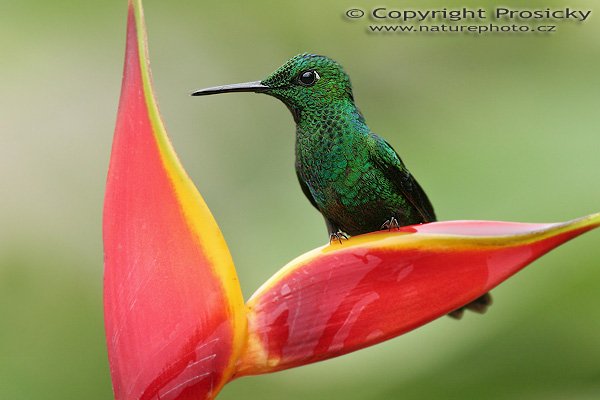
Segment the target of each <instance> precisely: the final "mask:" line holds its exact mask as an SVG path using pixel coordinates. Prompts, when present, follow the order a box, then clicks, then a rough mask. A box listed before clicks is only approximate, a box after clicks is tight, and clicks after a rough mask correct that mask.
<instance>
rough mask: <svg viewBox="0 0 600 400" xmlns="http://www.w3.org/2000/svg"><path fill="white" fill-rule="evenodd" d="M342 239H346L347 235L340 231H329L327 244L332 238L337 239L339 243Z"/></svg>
mask: <svg viewBox="0 0 600 400" xmlns="http://www.w3.org/2000/svg"><path fill="white" fill-rule="evenodd" d="M342 239H344V240H348V235H346V234H345V233H344V232H342V231H337V232H331V233H330V234H329V244H331V242H333V241H334V240H337V241H338V242H340V244H342Z"/></svg>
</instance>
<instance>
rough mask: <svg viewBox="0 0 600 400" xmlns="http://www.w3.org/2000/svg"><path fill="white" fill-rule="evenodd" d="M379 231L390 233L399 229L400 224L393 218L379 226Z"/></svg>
mask: <svg viewBox="0 0 600 400" xmlns="http://www.w3.org/2000/svg"><path fill="white" fill-rule="evenodd" d="M379 229H380V230H384V229H387V230H389V231H391V230H392V229H400V223H399V222H398V220H397V219H396V218H395V217H392V218H390V219H388V220H387V221H385V222H384V223H383V225H381V228H379Z"/></svg>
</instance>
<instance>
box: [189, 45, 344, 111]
mask: <svg viewBox="0 0 600 400" xmlns="http://www.w3.org/2000/svg"><path fill="white" fill-rule="evenodd" d="M229 92H256V93H265V94H268V95H271V96H274V97H276V98H278V99H280V100H281V101H283V102H284V103H285V105H286V106H287V107H288V108H289V109H290V111H291V112H292V114H293V116H294V119H295V120H296V121H298V120H299V118H300V115H302V113H303V112H306V111H308V112H310V111H318V109H320V108H325V107H329V106H331V105H332V104H335V103H338V102H347V101H349V102H352V103H353V102H354V99H353V97H352V86H351V84H350V78H349V77H348V75H347V74H346V73H345V72H344V70H343V69H342V66H341V65H339V64H338V63H337V62H335V61H333V60H332V59H330V58H328V57H325V56H319V55H315V54H306V53H304V54H299V55H297V56H295V57H292V58H291V59H289V60H288V61H287V62H286V63H285V64H283V65H282V66H281V67H279V68H278V69H277V70H276V71H275V72H273V73H272V74H271V75H269V76H268V77H267V78H265V79H263V80H262V81H256V82H247V83H238V84H233V85H224V86H216V87H211V88H207V89H201V90H197V91H195V92H193V93H192V96H204V95H209V94H218V93H229Z"/></svg>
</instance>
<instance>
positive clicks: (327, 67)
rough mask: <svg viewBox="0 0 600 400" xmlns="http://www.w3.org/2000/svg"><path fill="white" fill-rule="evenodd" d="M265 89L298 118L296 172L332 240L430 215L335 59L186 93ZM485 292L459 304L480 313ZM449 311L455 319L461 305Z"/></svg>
mask: <svg viewBox="0 0 600 400" xmlns="http://www.w3.org/2000/svg"><path fill="white" fill-rule="evenodd" d="M229 92H255V93H264V94H268V95H270V96H273V97H275V98H277V99H279V100H281V101H282V102H283V103H284V104H285V105H286V106H287V108H288V109H289V110H290V111H291V113H292V116H293V118H294V121H295V123H296V175H297V177H298V181H299V182H300V186H301V188H302V191H303V192H304V194H305V195H306V197H307V198H308V200H309V201H310V202H311V204H312V205H313V206H314V207H315V208H316V209H317V210H319V212H320V213H321V214H322V215H323V217H324V219H325V224H326V225H327V230H328V232H329V238H330V242H331V241H333V240H338V241H339V242H340V243H341V242H342V239H348V236H353V235H359V234H362V233H367V232H373V231H377V230H381V229H390V230H391V229H394V228H399V227H401V226H405V225H413V224H421V223H427V222H433V221H435V220H436V217H435V212H434V210H433V206H432V205H431V202H430V201H429V199H428V198H427V195H426V194H425V192H424V191H423V189H422V188H421V186H420V185H419V183H418V182H417V181H416V179H415V178H414V177H413V175H412V174H411V173H410V172H409V171H408V169H407V168H406V166H405V165H404V163H403V162H402V160H401V158H400V156H399V155H398V153H396V151H395V150H394V149H393V148H392V146H391V145H390V144H389V143H388V142H386V141H385V140H384V139H382V138H381V137H379V136H378V135H376V134H375V133H373V132H372V131H371V129H369V127H368V126H367V124H366V122H365V118H364V117H363V115H362V113H361V112H360V110H359V109H358V107H357V106H356V105H355V103H354V96H353V95H352V85H351V84H350V78H349V77H348V75H347V74H346V73H345V72H344V70H343V68H342V66H341V65H340V64H338V63H337V62H335V61H334V60H332V59H330V58H328V57H325V56H321V55H316V54H308V53H304V54H299V55H297V56H295V57H292V58H291V59H290V60H288V61H287V62H286V63H285V64H283V65H282V66H281V67H279V68H278V69H277V70H276V71H275V72H273V73H272V74H271V75H270V76H268V77H267V78H266V79H264V80H262V81H256V82H247V83H239V84H233V85H223V86H216V87H211V88H206V89H201V90H197V91H195V92H193V93H192V96H205V95H211V94H219V93H229ZM490 301H491V298H490V296H489V294H486V295H484V296H482V297H480V298H479V299H477V300H475V301H474V302H473V303H471V304H469V305H467V306H465V307H466V308H469V309H472V310H474V311H478V312H484V311H485V310H486V308H487V306H488V305H489V304H490ZM465 307H463V308H461V309H459V310H456V311H454V312H453V313H451V314H450V315H451V316H453V317H456V318H460V316H461V315H462V313H463V311H464V308H465Z"/></svg>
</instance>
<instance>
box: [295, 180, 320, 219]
mask: <svg viewBox="0 0 600 400" xmlns="http://www.w3.org/2000/svg"><path fill="white" fill-rule="evenodd" d="M296 177H297V178H298V182H299V183H300V187H301V188H302V193H304V195H305V196H306V198H307V199H308V201H310V204H312V205H313V207H315V208H316V209H317V210H319V207H317V203H316V202H315V199H314V198H313V195H312V193H311V192H310V189H309V188H308V186H307V185H306V183H305V182H304V181H303V180H302V178H301V177H300V175H298V170H296ZM320 211H321V210H319V212H320Z"/></svg>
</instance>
